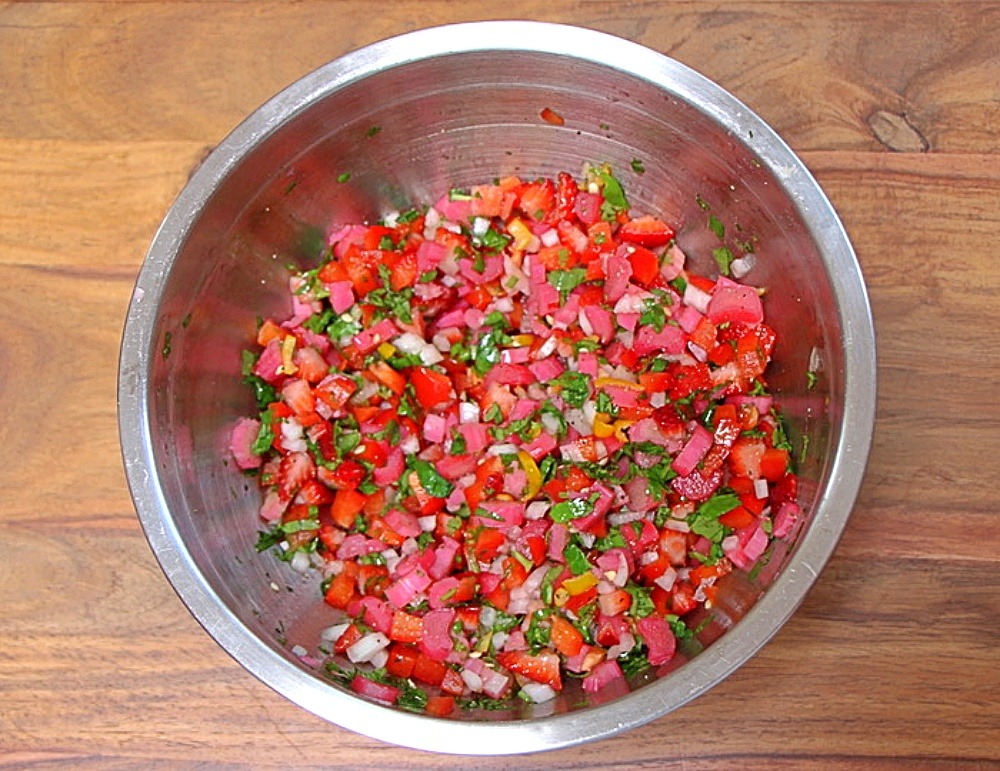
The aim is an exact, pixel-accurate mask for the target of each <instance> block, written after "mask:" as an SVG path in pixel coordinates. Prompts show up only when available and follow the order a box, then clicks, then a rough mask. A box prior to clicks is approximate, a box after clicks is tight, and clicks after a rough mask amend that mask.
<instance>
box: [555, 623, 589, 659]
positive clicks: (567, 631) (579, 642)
mask: <svg viewBox="0 0 1000 771" xmlns="http://www.w3.org/2000/svg"><path fill="white" fill-rule="evenodd" d="M549 639H550V640H551V641H552V647H553V648H555V649H556V650H557V651H559V653H561V654H562V655H563V656H575V655H576V654H578V653H579V652H580V649H581V648H582V647H583V642H584V640H583V635H582V634H581V633H580V630H579V629H577V628H576V627H575V626H573V625H572V624H571V623H570V622H569V621H567V620H566V619H565V618H563V617H562V616H559V615H554V616H552V627H551V630H550V634H549Z"/></svg>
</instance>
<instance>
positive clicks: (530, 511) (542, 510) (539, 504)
mask: <svg viewBox="0 0 1000 771" xmlns="http://www.w3.org/2000/svg"><path fill="white" fill-rule="evenodd" d="M551 505H552V504H550V503H548V502H546V501H532V502H531V503H529V504H528V507H527V508H526V509H525V510H524V518H525V519H541V518H542V517H544V516H545V514H546V512H548V510H549V508H550V507H551Z"/></svg>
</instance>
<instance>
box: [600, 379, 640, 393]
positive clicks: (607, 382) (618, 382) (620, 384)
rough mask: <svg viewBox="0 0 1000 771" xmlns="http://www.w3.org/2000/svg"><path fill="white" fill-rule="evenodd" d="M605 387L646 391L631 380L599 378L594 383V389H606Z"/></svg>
mask: <svg viewBox="0 0 1000 771" xmlns="http://www.w3.org/2000/svg"><path fill="white" fill-rule="evenodd" d="M604 386H615V387H617V388H631V389H632V390H633V391H645V390H646V389H645V388H643V387H642V386H641V385H639V384H638V383H633V382H632V381H631V380H622V379H621V378H617V377H599V378H597V379H596V380H595V381H594V388H604Z"/></svg>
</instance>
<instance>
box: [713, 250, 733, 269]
mask: <svg viewBox="0 0 1000 771" xmlns="http://www.w3.org/2000/svg"><path fill="white" fill-rule="evenodd" d="M712 258H713V259H714V260H715V264H716V265H718V266H719V273H721V274H722V275H723V276H728V275H729V267H730V266H731V265H732V264H733V259H734V257H733V253H732V252H731V251H729V249H727V248H726V247H725V246H721V247H719V248H718V249H713V250H712Z"/></svg>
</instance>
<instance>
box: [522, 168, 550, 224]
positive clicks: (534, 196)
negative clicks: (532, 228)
mask: <svg viewBox="0 0 1000 771" xmlns="http://www.w3.org/2000/svg"><path fill="white" fill-rule="evenodd" d="M555 204H556V189H555V185H554V184H553V182H552V180H551V179H543V180H539V181H537V182H529V183H528V184H526V185H524V186H523V187H522V188H521V190H520V193H519V200H518V203H517V208H519V209H520V210H521V211H522V212H523V213H524V214H525V215H526V216H528V217H529V218H531V219H532V220H534V221H535V222H544V221H546V220H547V219H548V218H549V217H550V215H551V214H552V212H553V210H554V209H555Z"/></svg>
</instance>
